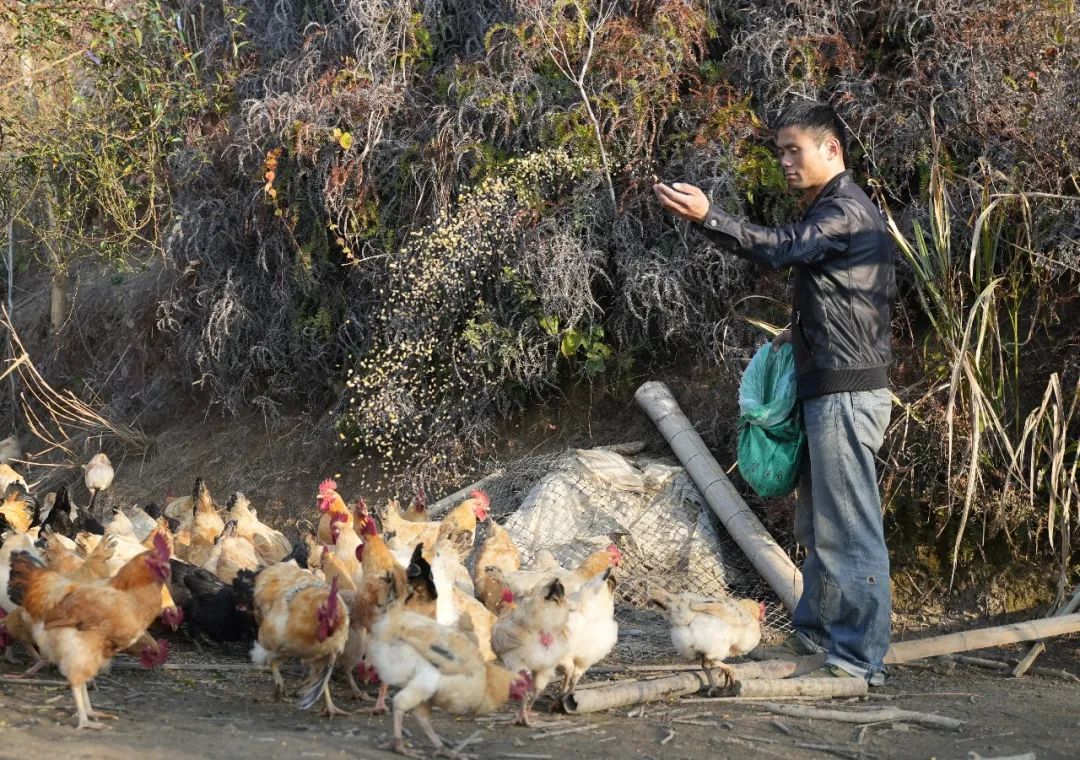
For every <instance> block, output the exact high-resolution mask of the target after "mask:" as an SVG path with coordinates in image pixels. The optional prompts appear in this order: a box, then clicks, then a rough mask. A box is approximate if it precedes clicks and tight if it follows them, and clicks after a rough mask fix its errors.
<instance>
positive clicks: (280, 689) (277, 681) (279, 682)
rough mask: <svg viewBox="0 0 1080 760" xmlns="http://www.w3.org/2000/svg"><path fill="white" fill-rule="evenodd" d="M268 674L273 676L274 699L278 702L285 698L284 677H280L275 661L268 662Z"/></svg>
mask: <svg viewBox="0 0 1080 760" xmlns="http://www.w3.org/2000/svg"><path fill="white" fill-rule="evenodd" d="M270 675H272V676H273V677H274V701H275V702H280V701H281V700H283V699H285V679H284V678H282V677H281V671H280V670H278V664H277V662H271V663H270Z"/></svg>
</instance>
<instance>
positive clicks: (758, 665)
mask: <svg viewBox="0 0 1080 760" xmlns="http://www.w3.org/2000/svg"><path fill="white" fill-rule="evenodd" d="M811 661H818V662H820V660H819V658H817V657H801V658H798V659H796V660H768V661H765V662H746V663H739V664H737V665H732V666H731V668H732V670H733V671H734V674H735V679H736V681H737V682H739V683H742V682H749V681H751V680H752V679H756V678H767V679H770V680H778V679H783V678H789V677H791V676H793V675H795V674H796V673H799V672H806V669H807V668H808V667H811V666H812V665H813V663H812V662H811ZM713 675H714V677H719V676H720V675H721V671H719V670H713ZM852 680H854V679H852ZM708 685H709V681H708V679H707V678H706V676H705V672H704V671H702V670H697V671H693V672H689V673H679V674H677V675H670V676H662V677H660V678H653V679H650V680H648V681H636V680H626V681H616V682H614V683H612V684H610V685H605V686H597V687H595V688H590V689H585V690H579V691H577V692H575V693H574V694H571V695H569V696H567V697H565V698H564V699H563V703H562V704H563V709H564V710H565V711H566V712H567V713H569V714H571V715H584V714H585V713H594V712H600V711H602V710H614V709H616V708H618V707H628V706H629V705H636V704H639V703H641V702H654V701H656V700H658V699H667V698H668V697H676V696H681V695H683V694H693V693H694V692H696V691H700V690H701V689H704V688H706V687H708ZM778 696H779V695H778Z"/></svg>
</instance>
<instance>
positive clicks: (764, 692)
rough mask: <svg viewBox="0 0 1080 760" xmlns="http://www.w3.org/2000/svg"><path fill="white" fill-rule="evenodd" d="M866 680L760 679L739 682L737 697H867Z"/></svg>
mask: <svg viewBox="0 0 1080 760" xmlns="http://www.w3.org/2000/svg"><path fill="white" fill-rule="evenodd" d="M868 692H869V684H868V683H867V682H866V679H865V678H779V679H774V678H759V679H755V680H753V681H739V682H738V688H737V689H736V690H735V696H737V697H744V698H747V699H761V698H763V697H768V698H780V697H865V696H866V694H867V693H868Z"/></svg>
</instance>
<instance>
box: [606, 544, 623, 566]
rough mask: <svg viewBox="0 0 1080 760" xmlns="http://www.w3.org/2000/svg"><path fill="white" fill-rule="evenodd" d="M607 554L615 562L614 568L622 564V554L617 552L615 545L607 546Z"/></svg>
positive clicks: (617, 548)
mask: <svg viewBox="0 0 1080 760" xmlns="http://www.w3.org/2000/svg"><path fill="white" fill-rule="evenodd" d="M607 553H608V554H610V555H611V558H612V559H613V560H614V561H615V564H616V566H617V565H618V564H619V563H620V562H622V552H621V551H619V547H617V546H616V545H615V544H608V548H607Z"/></svg>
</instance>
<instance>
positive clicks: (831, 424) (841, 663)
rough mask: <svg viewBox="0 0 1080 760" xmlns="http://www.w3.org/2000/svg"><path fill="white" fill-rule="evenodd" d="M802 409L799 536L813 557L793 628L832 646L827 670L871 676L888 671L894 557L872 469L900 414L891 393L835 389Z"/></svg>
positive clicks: (797, 511) (822, 645) (808, 556)
mask: <svg viewBox="0 0 1080 760" xmlns="http://www.w3.org/2000/svg"><path fill="white" fill-rule="evenodd" d="M802 408H803V419H804V421H805V424H806V445H807V452H805V453H808V454H809V456H805V455H804V456H803V463H802V468H803V469H802V480H801V482H800V484H799V492H798V498H797V501H796V506H795V539H796V540H797V541H798V542H799V543H800V544H801V545H802V546H803V547H805V549H806V560H805V561H804V562H803V567H802V573H803V593H802V597H801V598H800V599H799V603H798V606H797V607H796V608H795V618H794V624H795V630H796V631H797V632H798V633H799V634H801V636H802V638H803V640H804V641H805V642H806V643H810V644H812V645H814V647H815V648H820V649H824V650H826V651H827V652H828V659H827V662H828V663H829V664H832V665H836V666H838V667H840V668H843V669H844V670H846V671H848V672H849V673H851V674H853V675H858V676H863V677H864V678H867V679H871V678H874V677H875V676H877V674H879V673H881V672H882V670H883V665H882V658H884V656H885V652H886V651H888V648H889V638H890V625H889V616H890V612H891V602H892V599H891V594H890V590H889V553H888V550H887V549H886V547H885V535H884V531H883V529H882V523H881V497H880V495H879V494H878V486H877V470H876V468H875V466H874V455H875V454H876V453H877V451H878V449H879V448H881V443H882V440H883V438H884V436H885V428H886V427H887V426H888V424H889V417H890V414H891V412H892V407H891V402H890V400H889V392H888V391H887V390H884V389H882V390H876V391H853V392H845V393H830V394H827V395H825V396H819V397H817V398H812V399H807V400H806V401H804V402H803V407H802ZM878 678H880V676H878ZM875 680H877V679H876V678H875Z"/></svg>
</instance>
